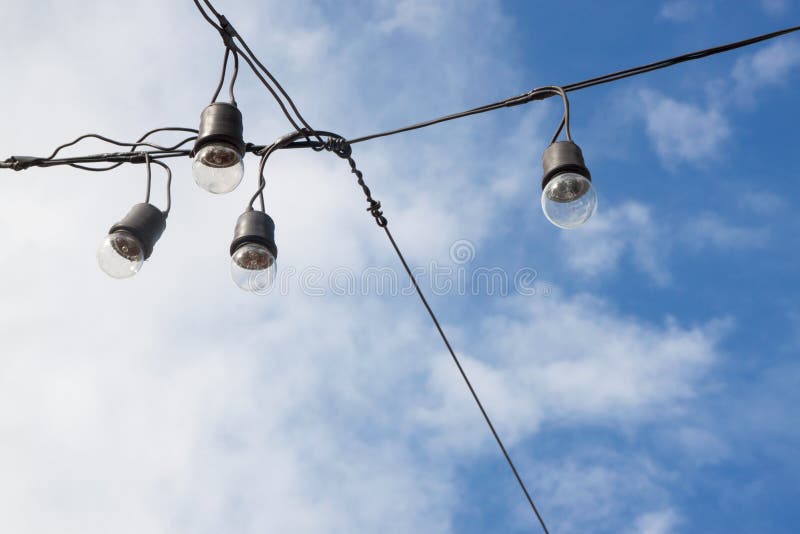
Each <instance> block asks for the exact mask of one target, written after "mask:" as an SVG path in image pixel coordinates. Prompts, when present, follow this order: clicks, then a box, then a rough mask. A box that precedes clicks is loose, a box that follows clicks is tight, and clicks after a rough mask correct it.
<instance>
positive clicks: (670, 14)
mask: <svg viewBox="0 0 800 534" xmlns="http://www.w3.org/2000/svg"><path fill="white" fill-rule="evenodd" d="M711 10H712V5H711V3H710V2H707V1H700V0H671V1H669V2H665V3H664V4H662V5H661V9H660V10H659V12H658V16H659V17H660V18H662V19H664V20H668V21H670V22H689V21H692V20H694V19H696V18H697V17H698V16H700V15H701V14H704V13H709V12H710V11H711Z"/></svg>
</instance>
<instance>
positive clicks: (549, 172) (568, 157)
mask: <svg viewBox="0 0 800 534" xmlns="http://www.w3.org/2000/svg"><path fill="white" fill-rule="evenodd" d="M542 170H543V171H544V174H543V175H542V190H544V188H545V187H546V186H547V184H548V182H550V180H552V179H553V178H555V177H556V176H558V175H559V174H562V173H565V172H574V173H576V174H580V175H581V176H585V177H586V179H587V180H589V181H591V179H592V175H591V173H589V169H588V168H587V167H586V163H585V162H584V161H583V152H581V148H580V147H579V146H578V145H576V144H575V143H573V142H572V141H557V142H555V143H552V144H551V145H550V146H549V147H547V149H546V150H545V151H544V154H543V155H542Z"/></svg>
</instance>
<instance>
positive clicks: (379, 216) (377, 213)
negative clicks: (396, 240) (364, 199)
mask: <svg viewBox="0 0 800 534" xmlns="http://www.w3.org/2000/svg"><path fill="white" fill-rule="evenodd" d="M367 211H368V212H370V214H371V215H372V216H373V217H375V222H376V223H378V226H380V227H381V228H385V227H386V225H387V224H389V221H387V220H386V217H384V216H383V211H381V203H380V201H378V200H375V199H370V201H369V207H368V208H367Z"/></svg>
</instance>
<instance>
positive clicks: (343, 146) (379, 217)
mask: <svg viewBox="0 0 800 534" xmlns="http://www.w3.org/2000/svg"><path fill="white" fill-rule="evenodd" d="M324 146H325V149H326V150H329V151H331V152H333V153H335V154H336V155H337V156H339V157H341V158H342V159H345V160H347V162H348V163H349V164H350V172H352V173H353V174H355V175H356V176H357V177H358V185H359V186H361V190H362V191H363V192H364V196H366V198H367V203H369V208H367V211H369V212H370V213H371V214H372V216H373V217H374V218H375V221H376V222H377V223H378V226H379V227H381V228H383V231H384V233H386V237H387V238H388V239H389V243H390V244H391V245H392V248H393V249H394V251H395V254H397V257H398V259H399V260H400V263H402V264H403V268H404V269H405V271H406V274H407V275H408V278H409V280H411V283H412V284H413V285H414V289H415V290H416V293H417V296H418V297H419V299H420V301H421V302H422V304H423V306H424V307H425V310H426V311H427V312H428V315H429V316H430V318H431V321H433V324H434V326H435V327H436V330H437V331H438V332H439V336H440V337H441V339H442V341H443V342H444V345H445V347H446V348H447V351H448V352H449V353H450V357H451V358H452V360H453V363H455V365H456V368H457V369H458V372H459V374H460V375H461V378H462V379H463V380H464V383H465V384H466V385H467V388H468V389H469V392H470V394H471V395H472V398H473V400H474V401H475V404H477V406H478V409H479V410H480V412H481V415H483V418H484V420H485V421H486V424H487V426H488V427H489V430H490V431H491V433H492V436H494V439H495V441H496V442H497V445H498V446H499V447H500V450H501V452H502V453H503V457H504V458H505V460H506V463H508V466H509V467H510V468H511V472H512V473H513V474H514V477H515V478H516V480H517V483H518V484H519V486H520V489H521V490H522V493H523V494H524V495H525V498H526V500H527V501H528V504H529V505H530V507H531V510H532V511H533V514H534V516H535V517H536V520H537V521H538V523H539V525H540V526H541V527H542V530H543V531H544V533H545V534H550V532H549V530H548V529H547V525H546V524H545V522H544V519H543V518H542V515H541V514H540V513H539V509H538V508H537V507H536V504H535V503H534V502H533V498H532V497H531V494H530V493H529V492H528V488H527V487H526V486H525V482H523V480H522V477H521V476H520V474H519V471H517V468H516V466H515V465H514V461H513V460H512V459H511V455H510V454H508V450H507V449H506V447H505V445H504V444H503V440H502V439H501V438H500V435H499V434H498V433H497V430H496V429H495V427H494V424H493V423H492V419H491V418H490V417H489V413H488V412H487V411H486V408H484V406H483V402H481V399H480V397H479V396H478V392H477V391H476V390H475V387H474V386H473V385H472V381H471V380H470V379H469V376H468V375H467V372H466V371H465V370H464V367H463V366H462V365H461V360H460V359H459V358H458V355H456V352H455V350H454V349H453V346H452V345H451V344H450V340H449V339H448V337H447V334H445V332H444V328H442V325H441V323H439V319H438V318H437V317H436V313H435V312H434V311H433V308H431V306H430V304H429V303H428V299H427V298H426V297H425V294H424V293H423V291H422V288H420V286H419V284H418V283H417V280H416V277H415V276H414V273H413V271H412V270H411V267H410V266H409V265H408V262H407V261H406V258H405V256H404V255H403V252H402V251H401V250H400V247H399V245H398V244H397V241H395V239H394V236H393V235H392V232H391V230H389V223H388V221H387V220H386V217H385V216H384V215H383V213H382V212H381V203H380V202H378V201H376V200H375V199H373V198H372V192H371V191H370V188H369V187H368V186H367V184H366V182H365V180H364V175H363V173H362V172H361V171H360V170H359V169H358V168H357V166H356V162H355V160H354V159H353V156H352V147H351V146H350V144H349V143H348V142H347V141H346V140H345V139H329V140H328V141H327V142H326V143H325V145H324Z"/></svg>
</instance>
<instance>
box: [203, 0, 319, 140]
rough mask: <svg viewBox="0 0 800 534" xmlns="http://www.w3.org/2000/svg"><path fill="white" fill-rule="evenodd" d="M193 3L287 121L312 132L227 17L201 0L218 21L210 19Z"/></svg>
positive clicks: (290, 100)
mask: <svg viewBox="0 0 800 534" xmlns="http://www.w3.org/2000/svg"><path fill="white" fill-rule="evenodd" d="M194 3H195V6H197V9H198V10H199V11H200V12H201V13H202V15H203V18H205V19H206V21H208V22H209V23H210V24H211V25H212V26H213V27H214V28H215V29H216V30H217V31H218V32H220V34H221V35H222V39H223V41H224V42H225V46H226V47H228V48H231V49H232V50H234V52H239V53H241V54H242V58H243V59H244V60H245V62H246V63H247V65H248V66H249V67H250V70H252V71H253V73H254V74H255V75H256V77H257V78H258V79H259V80H260V81H261V83H262V84H263V85H264V86H265V87H266V88H267V89H268V90H269V92H270V93H271V94H272V97H273V98H274V99H275V101H276V102H277V103H278V105H279V106H280V108H281V111H282V112H283V114H284V116H285V117H286V119H287V120H288V121H289V123H290V124H291V125H292V126H293V127H294V129H295V130H297V131H301V130H303V129H306V130H308V131H310V132H313V131H314V129H313V128H312V127H311V125H310V124H309V123H308V121H306V119H305V118H304V117H303V115H302V113H300V110H299V109H298V108H297V105H296V104H295V103H294V100H292V97H291V96H289V93H288V92H287V91H286V90H285V89H284V88H283V86H282V85H281V84H280V82H279V81H278V80H277V78H275V76H273V75H272V73H271V72H270V70H269V69H268V68H267V67H266V66H265V65H264V64H263V63H262V62H261V60H260V59H258V56H256V55H255V53H253V51H252V50H251V49H250V46H249V45H248V44H247V42H246V41H245V40H244V38H242V36H241V35H239V33H238V32H237V31H236V29H235V28H234V27H233V26H232V25H231V24H230V22H229V21H228V19H227V18H225V16H224V15H222V14H221V13H220V12H219V11H217V10H216V9H215V8H214V6H213V4H212V3H211V2H210V1H209V0H203V3H204V4H205V5H206V7H207V8H208V9H209V10H210V11H211V13H212V14H213V15H214V16H215V17H217V20H218V21H219V23H216V22H214V21H213V20H212V19H211V17H210V16H209V15H208V13H206V11H205V9H203V6H201V5H200V2H199V1H198V0H194ZM234 40H235V41H238V42H239V44H240V45H241V48H239V46H237V45H236V43H235V41H234ZM264 75H266V78H265V77H264ZM267 79H269V81H267ZM270 82H271V83H270ZM273 86H274V87H273ZM276 89H277V92H276ZM278 93H280V95H282V97H283V98H281V96H279V95H278ZM284 99H285V100H286V103H288V105H289V108H291V110H292V111H293V112H294V117H293V116H292V114H291V113H289V110H288V109H287V107H286V103H284ZM295 118H296V120H295ZM297 121H299V122H300V124H298V122H297ZM301 125H302V127H301ZM317 141H318V142H320V143H322V142H323V141H322V139H321V138H319V137H318V138H317Z"/></svg>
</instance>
